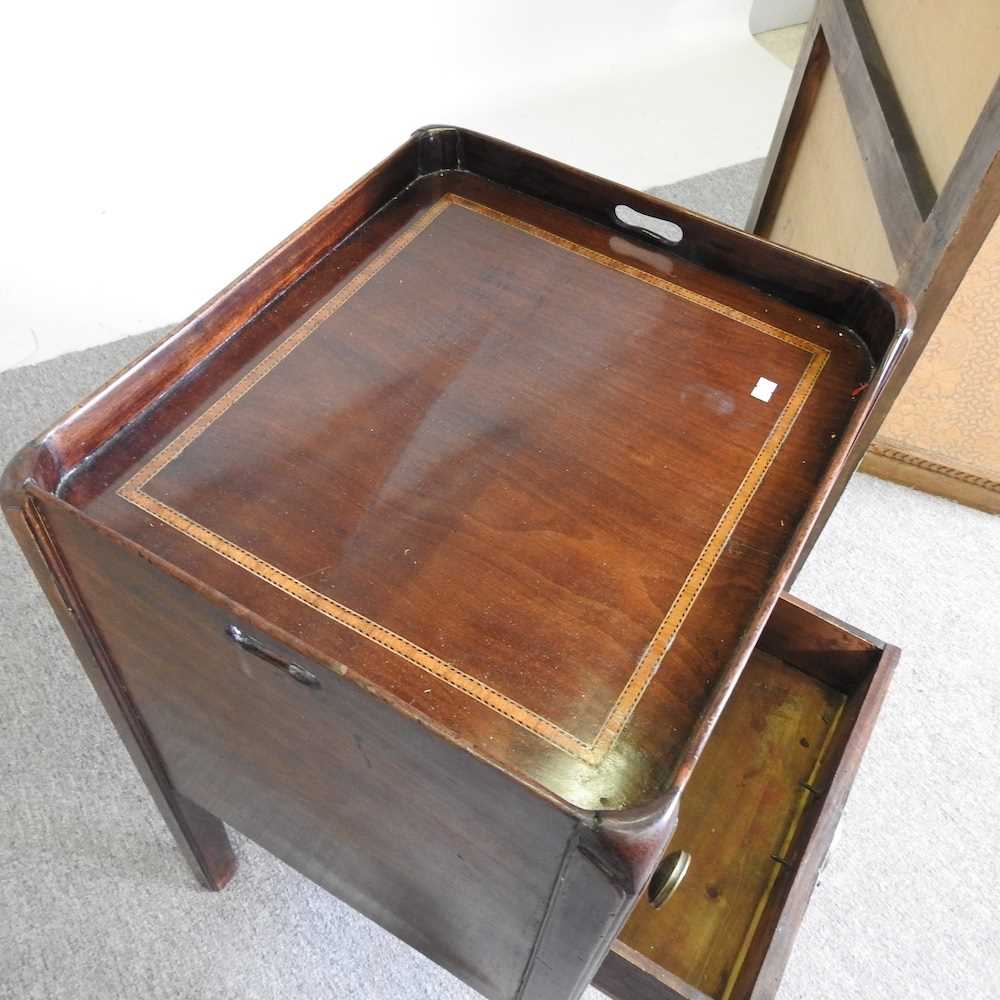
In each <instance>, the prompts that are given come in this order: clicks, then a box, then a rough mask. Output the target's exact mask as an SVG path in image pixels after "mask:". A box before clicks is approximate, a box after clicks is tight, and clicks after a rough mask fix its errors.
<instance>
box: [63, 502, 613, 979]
mask: <svg viewBox="0 0 1000 1000" xmlns="http://www.w3.org/2000/svg"><path fill="white" fill-rule="evenodd" d="M46 522H47V524H48V527H49V530H50V532H51V534H52V536H53V538H54V540H55V541H56V543H57V544H58V546H59V548H60V550H61V552H62V553H63V556H64V558H65V560H66V563H67V565H68V566H69V568H70V571H71V574H72V577H73V582H74V585H75V587H76V589H77V590H78V592H79V594H80V595H81V597H82V600H83V604H84V605H85V607H86V609H87V612H88V613H89V615H90V617H91V618H92V619H93V622H94V624H95V626H96V629H97V632H98V633H99V635H100V638H101V640H102V642H103V644H104V646H105V647H106V651H107V653H108V654H109V658H110V659H111V661H112V662H113V663H114V665H115V668H116V669H117V671H118V672H119V673H120V674H121V677H122V679H123V680H124V684H125V686H126V687H127V690H128V693H129V696H130V698H131V700H132V701H133V702H134V704H135V706H136V708H137V709H138V711H139V713H140V714H141V716H142V720H143V723H144V724H145V726H146V728H147V729H148V731H149V734H150V736H151V739H152V742H153V744H154V745H155V748H156V751H157V752H158V754H159V755H160V757H161V758H162V763H163V766H164V768H165V770H166V772H167V775H168V777H169V779H170V782H171V784H172V785H173V786H174V787H175V788H176V790H177V791H178V792H180V793H181V794H182V795H184V796H186V797H187V798H188V799H190V800H191V801H192V802H194V803H196V804H197V805H199V806H201V807H203V808H204V809H206V810H208V811H209V812H210V813H212V814H214V815H216V816H218V817H219V818H221V819H223V820H224V821H226V822H227V823H229V824H230V825H232V826H233V827H235V828H236V829H238V830H240V831H241V832H243V833H245V834H246V835H247V836H249V837H251V838H252V839H254V840H256V841H257V842H258V843H260V844H261V845H263V846H264V847H266V848H267V849H268V850H270V851H271V852H272V853H274V854H276V855H277V856H278V857H280V858H282V859H283V860H285V861H286V862H287V863H289V864H290V865H292V866H293V867H294V868H296V869H298V870H299V871H301V872H303V873H304V874H305V875H307V876H308V877H309V878H311V879H313V880H314V881H315V882H317V883H319V884H320V885H322V886H323V887H325V888H327V889H328V890H330V891H331V892H334V893H336V894H337V895H338V896H340V897H341V898H342V899H344V900H345V901H346V902H348V903H350V905H352V906H353V907H355V908H356V909H358V910H360V911H361V912H362V913H364V914H366V915H367V916H369V917H371V918H372V919H374V920H376V921H377V922H379V923H380V924H382V925H383V926H384V927H386V928H387V929H389V930H390V931H392V932H393V933H395V934H396V935H398V936H399V937H401V938H402V939H403V940H405V941H407V942H408V943H409V944H411V945H412V946H414V947H416V948H417V949H418V950H420V951H422V952H424V953H425V954H426V955H428V956H429V957H430V958H432V959H433V960H434V961H436V962H437V963H438V964H440V965H442V966H444V967H445V968H447V969H449V970H450V971H451V972H453V973H454V974H455V975H457V976H458V977H460V978H461V979H463V980H464V981H466V982H467V983H469V984H470V985H472V986H473V987H474V988H475V989H477V990H478V991H480V992H481V993H483V994H485V995H486V996H488V997H495V998H513V997H514V996H515V995H517V994H518V990H519V988H520V986H521V982H522V979H524V978H525V970H526V968H527V966H528V964H529V961H530V959H531V957H532V954H533V949H534V945H535V941H536V938H537V937H538V934H539V931H540V929H541V926H542V921H543V918H544V917H545V915H546V910H547V907H548V905H549V897H550V896H551V894H552V891H553V886H555V885H556V884H557V882H558V880H559V876H560V872H561V871H563V870H564V868H565V857H566V855H567V845H568V844H569V843H571V842H572V841H573V840H574V829H575V823H576V820H575V818H573V817H571V816H569V815H566V814H565V813H562V812H560V811H559V810H558V809H556V808H555V807H554V806H553V805H552V804H551V803H550V802H548V801H546V800H545V799H543V798H542V797H540V796H537V795H534V794H533V793H532V792H531V791H530V790H529V789H527V788H526V787H524V786H523V785H520V784H518V783H517V782H515V781H514V780H513V779H512V778H510V777H509V776H508V775H505V774H504V773H502V772H501V771H499V770H498V769H496V768H494V767H492V766H489V765H488V764H486V763H484V762H483V761H481V760H479V759H478V758H476V757H475V756H474V755H473V754H471V753H469V752H468V751H466V750H464V749H463V748H461V747H458V746H456V745H454V744H451V743H450V742H448V741H447V740H445V739H443V738H442V737H440V736H438V735H437V734H435V733H433V732H432V731H431V730H430V729H428V728H427V727H425V726H423V725H421V724H420V723H418V722H416V721H415V720H413V719H410V718H408V717H407V716H406V715H405V714H403V713H402V712H401V711H400V710H398V709H396V708H395V707H393V706H391V705H389V704H386V703H385V702H383V701H381V700H379V699H378V698H376V697H375V696H373V695H372V694H371V693H369V692H368V691H366V690H364V689H362V688H360V687H359V686H357V685H356V684H354V683H353V682H352V681H351V680H349V679H348V678H347V677H345V676H343V675H342V674H341V672H340V671H338V670H337V669H334V668H329V667H326V666H324V665H322V664H321V663H318V662H315V661H311V660H308V659H304V658H303V657H301V656H300V655H297V654H296V653H295V652H293V650H292V649H290V648H289V647H287V646H284V645H282V643H280V642H278V641H277V640H275V639H274V638H273V637H271V636H269V635H267V634H266V632H265V631H264V630H263V629H262V627H261V625H260V623H259V622H254V621H252V620H249V618H248V616H247V615H236V614H234V613H232V612H231V611H229V610H227V608H226V607H225V606H224V604H223V603H216V602H215V600H210V599H209V597H208V596H204V595H202V594H201V593H200V592H199V589H198V586H197V584H196V583H194V581H186V580H182V579H179V578H175V577H174V576H173V575H171V574H170V573H168V572H166V570H165V569H164V568H162V567H160V566H154V565H153V564H151V563H150V562H149V561H148V560H146V559H144V558H143V557H142V555H141V550H136V549H135V548H134V547H131V546H130V545H128V544H127V543H123V542H121V541H120V540H116V539H115V538H113V537H111V536H109V535H106V534H105V533H103V532H101V531H98V530H96V529H94V528H93V527H92V526H91V525H90V524H89V523H88V522H86V521H85V520H83V519H81V518H80V516H79V515H77V514H76V512H74V511H72V510H70V509H67V508H65V507H61V506H53V507H52V508H51V509H49V510H47V511H46ZM343 669H345V670H346V668H343ZM619 905H620V904H619ZM595 923H596V921H595ZM605 924H606V918H605V919H604V920H603V923H601V926H604V925H605ZM583 932H584V935H586V934H587V933H590V928H589V926H588V925H586V922H585V924H584V927H583ZM598 933H599V928H595V929H594V931H593V934H594V938H595V945H596V939H597V937H598ZM331 947H336V942H331ZM579 972H580V969H579V967H578V968H577V969H575V970H566V971H565V975H566V976H570V977H571V978H572V975H573V974H575V975H576V976H578V975H579ZM557 988H558V989H560V990H561V991H562V995H564V996H569V995H570V992H571V986H569V985H566V983H565V982H564V981H562V980H560V982H559V983H557Z"/></svg>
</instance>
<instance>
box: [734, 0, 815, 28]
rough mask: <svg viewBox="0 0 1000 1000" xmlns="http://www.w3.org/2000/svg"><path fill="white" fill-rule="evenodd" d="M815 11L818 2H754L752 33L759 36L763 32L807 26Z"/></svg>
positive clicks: (784, 0) (805, 0)
mask: <svg viewBox="0 0 1000 1000" xmlns="http://www.w3.org/2000/svg"><path fill="white" fill-rule="evenodd" d="M815 9H816V0H753V7H751V8H750V33H751V34H754V35H759V34H760V33H761V32H763V31H774V30H775V29H776V28H790V27H791V26H792V25H793V24H805V23H806V21H808V20H809V19H810V18H811V17H812V16H813V11H814V10H815Z"/></svg>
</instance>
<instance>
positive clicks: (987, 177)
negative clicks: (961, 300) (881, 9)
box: [747, 0, 1000, 511]
mask: <svg viewBox="0 0 1000 1000" xmlns="http://www.w3.org/2000/svg"><path fill="white" fill-rule="evenodd" d="M828 66H829V67H832V69H833V71H834V73H835V76H836V79H837V82H838V84H839V87H840V90H841V93H842V95H843V100H844V104H845V105H846V109H847V113H848V116H849V118H850V123H851V125H852V128H853V132H854V135H855V137H856V139H857V143H858V148H859V151H860V153H861V159H862V161H863V163H864V170H865V174H866V175H867V180H868V183H869V185H870V188H871V193H872V196H873V198H874V202H875V205H876V207H877V209H878V215H879V218H880V220H881V223H882V226H883V228H884V232H885V236H886V239H887V241H888V245H889V248H890V250H891V253H892V257H893V259H894V261H895V264H896V267H897V269H898V278H897V281H896V284H897V285H898V287H899V288H900V290H901V291H903V292H904V293H905V294H906V295H908V296H909V297H910V298H911V299H912V300H913V302H914V305H915V306H916V310H917V319H916V324H915V326H914V331H913V341H912V346H911V349H910V350H909V351H908V352H907V355H906V357H905V358H904V359H903V361H902V363H901V364H900V365H899V366H898V367H897V368H896V371H895V373H894V375H893V377H892V379H891V380H890V382H889V384H888V385H887V386H886V388H885V390H884V391H883V393H882V394H881V397H880V398H879V400H878V402H877V404H876V408H875V419H874V420H872V422H871V423H870V424H869V425H868V428H867V429H866V432H865V434H864V435H863V436H862V437H861V438H860V439H859V440H858V442H857V443H856V446H855V451H854V452H853V454H852V460H851V462H849V463H848V464H849V467H850V468H851V469H852V470H853V469H854V468H855V467H856V465H857V464H858V463H859V462H860V461H861V459H862V458H863V457H864V455H865V453H866V452H867V451H868V450H869V449H871V454H873V455H874V456H876V459H875V460H876V461H877V462H879V463H880V464H879V466H878V468H877V469H876V470H875V471H879V472H880V473H882V474H887V475H889V476H890V478H902V479H903V481H906V482H910V483H914V480H913V477H912V475H909V474H907V475H902V474H901V475H899V476H898V477H897V475H894V474H893V473H892V472H891V471H889V470H887V468H886V464H888V465H890V466H896V467H897V468H898V469H899V470H904V469H905V470H913V469H914V468H916V467H919V468H920V469H921V470H922V472H923V473H924V474H925V476H924V480H923V481H921V483H914V484H916V485H924V486H926V485H927V483H926V475H930V474H933V475H934V476H937V477H950V479H951V480H953V484H954V486H955V489H949V490H947V492H948V493H949V494H950V495H953V496H956V497H957V498H959V499H963V500H965V501H966V502H969V495H970V491H972V492H974V493H976V494H978V496H977V498H975V499H973V500H972V502H973V503H975V505H976V506H983V507H985V508H986V509H991V510H995V511H996V510H1000V483H995V482H991V481H989V480H986V479H983V478H981V477H976V476H970V475H969V474H968V473H965V472H962V471H960V470H956V469H950V468H949V467H947V466H944V465H940V464H937V465H934V467H933V468H930V465H932V464H933V463H927V462H924V461H921V460H917V459H914V458H913V457H912V456H909V455H905V454H901V453H900V452H899V451H898V449H893V448H890V447H886V446H882V445H880V444H878V443H877V442H876V443H875V444H874V446H873V439H874V437H875V433H876V431H877V429H878V428H879V426H880V425H881V422H882V420H883V419H884V417H885V416H886V415H887V414H888V412H889V409H890V407H891V405H892V403H893V401H894V400H895V399H896V397H897V396H898V394H899V392H900V390H901V389H902V387H903V385H904V383H905V381H906V379H907V377H908V376H909V375H910V373H911V371H912V370H913V367H914V365H915V364H916V362H917V360H918V358H919V357H920V355H921V353H922V351H923V349H924V348H925V347H926V345H927V343H928V341H929V339H930V337H931V335H932V333H933V332H934V330H935V328H936V327H937V325H938V323H939V322H940V320H941V318H942V316H943V315H944V313H945V310H946V309H947V307H948V305H949V303H950V301H951V299H952V296H953V295H954V294H955V292H956V290H957V289H958V286H959V284H960V283H961V281H962V279H963V277H964V276H965V273H966V271H967V270H968V268H969V266H970V264H971V263H972V261H973V259H974V258H975V256H976V254H977V252H978V251H979V249H980V247H981V246H982V244H983V241H984V240H985V238H986V237H987V235H988V234H989V232H990V230H991V229H992V227H993V225H994V223H995V222H996V220H997V218H998V216H1000V79H998V81H997V83H996V84H995V85H994V86H993V89H992V92H991V94H990V95H989V97H988V99H987V101H986V104H985V106H984V107H983V109H982V111H981V113H980V115H979V119H978V122H977V124H976V126H975V128H974V129H973V131H972V133H971V134H970V135H969V137H968V139H967V141H966V142H965V145H964V148H963V149H962V152H961V154H960V155H959V157H958V160H957V162H956V163H955V165H954V167H953V168H952V170H951V173H950V175H949V176H948V179H947V181H946V182H945V183H944V185H943V186H942V188H941V190H940V192H939V193H935V190H934V185H933V183H932V181H931V178H930V176H929V173H928V170H927V167H926V165H925V163H924V160H923V158H922V156H921V154H920V151H919V149H918V147H917V143H916V140H915V138H914V134H913V131H912V129H911V126H910V124H909V122H908V120H907V116H906V114H905V113H904V110H903V107H902V104H901V102H900V99H899V97H898V94H897V91H896V88H895V86H894V84H893V82H892V80H891V77H890V74H889V70H888V69H887V67H886V63H885V60H884V59H883V56H882V53H881V51H880V48H879V45H878V41H877V40H876V37H875V33H874V31H873V30H872V25H871V23H870V21H869V18H868V15H867V14H866V12H865V7H864V4H863V2H862V0H820V2H819V3H818V5H817V9H816V13H815V15H814V16H813V19H812V21H811V23H810V25H809V29H808V32H807V35H806V39H805V43H804V46H803V50H802V53H801V56H800V58H799V62H798V64H797V66H796V68H795V71H794V74H793V77H792V82H791V85H790V88H789V92H788V96H787V98H786V101H785V105H784V107H783V109H782V112H781V115H780V117H779V122H778V127H777V129H776V131H775V134H774V138H773V141H772V144H771V148H770V151H769V154H768V157H767V160H766V163H765V167H764V172H763V175H762V178H761V182H760V185H759V187H758V190H757V193H756V196H755V199H754V203H753V207H752V209H751V213H750V218H749V220H748V223H747V229H748V230H749V231H750V232H753V233H757V234H760V235H768V232H769V229H770V227H771V225H772V223H773V222H774V219H775V216H776V213H777V210H778V207H779V205H780V203H781V200H782V197H783V194H784V191H785V188H786V185H787V183H788V180H789V176H790V173H791V170H792V168H793V166H794V163H795V160H796V155H797V153H798V151H799V149H800V147H801V144H802V139H803V134H804V131H805V127H806V124H807V122H808V120H809V118H810V114H811V111H812V108H813V106H814V104H815V101H816V96H817V92H818V89H819V85H820V81H821V79H822V76H823V74H824V72H825V71H826V69H827V67H828ZM845 484H846V477H845V478H844V479H843V480H842V482H841V483H840V484H839V487H838V490H839V489H842V488H843V486H844V485H845ZM938 491H939V490H935V492H938Z"/></svg>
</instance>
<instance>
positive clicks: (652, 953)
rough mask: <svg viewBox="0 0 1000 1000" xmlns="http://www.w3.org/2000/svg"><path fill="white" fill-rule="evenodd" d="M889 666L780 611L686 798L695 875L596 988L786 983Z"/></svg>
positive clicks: (640, 914)
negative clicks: (795, 940) (794, 942)
mask: <svg viewBox="0 0 1000 1000" xmlns="http://www.w3.org/2000/svg"><path fill="white" fill-rule="evenodd" d="M883 655H884V649H883V648H882V647H881V645H877V644H875V642H874V640H869V639H868V637H865V636H862V635H860V634H859V633H855V632H852V631H847V630H846V628H845V627H843V626H841V625H840V624H839V623H836V622H834V621H833V620H832V619H828V618H825V617H822V618H821V617H819V616H818V615H816V614H815V613H814V612H812V609H808V608H807V607H806V606H804V605H801V604H799V603H798V602H792V601H791V599H783V600H782V602H780V604H779V608H778V610H777V612H776V616H775V619H773V620H772V625H771V627H769V629H768V631H767V632H765V635H764V637H763V638H762V640H761V643H760V644H759V645H758V648H757V649H756V650H755V652H754V653H753V655H752V657H751V659H750V661H749V663H748V664H747V667H746V669H745V671H744V673H743V676H742V678H741V680H740V682H739V684H738V685H737V688H736V690H735V691H734V692H733V695H732V697H731V699H730V701H729V703H728V705H727V706H726V709H725V711H724V713H723V715H722V717H721V718H720V720H719V722H718V724H717V726H716V728H715V731H714V732H713V734H712V737H711V739H710V741H709V743H708V745H707V747H706V748H705V750H704V752H703V754H702V756H701V758H700V760H699V761H698V764H697V766H696V767H695V770H694V772H693V774H692V776H691V779H690V781H689V783H688V786H687V788H686V789H685V791H684V794H683V797H682V799H681V808H680V820H679V824H678V827H677V831H676V833H675V834H674V837H673V839H672V841H671V844H670V851H671V852H673V851H677V850H685V851H687V852H689V853H690V855H691V862H690V867H689V868H688V871H687V874H686V876H685V877H684V879H683V881H682V882H681V884H680V885H679V887H678V888H677V889H676V891H675V892H674V894H673V895H672V896H670V898H669V899H667V901H666V902H664V903H663V904H662V906H660V907H659V908H656V907H654V906H653V905H652V903H651V902H650V900H649V898H648V897H647V896H644V897H643V898H642V899H641V900H640V902H639V903H638V905H637V906H636V908H635V910H634V911H633V913H632V915H631V917H630V918H629V920H628V922H627V923H626V925H625V927H624V928H623V929H622V932H621V933H620V935H619V939H618V942H617V943H616V944H615V946H614V949H613V952H612V955H611V956H609V959H608V962H606V964H605V968H604V969H603V970H602V972H601V974H599V975H598V977H597V980H596V985H598V986H600V987H601V988H603V989H605V991H606V992H611V993H612V994H613V995H615V996H620V997H624V996H628V997H629V998H630V1000H635V998H642V997H668V998H675V997H685V998H694V1000H700V998H704V997H711V998H713V1000H733V998H737V1000H738V998H746V997H751V996H755V995H762V994H759V993H756V989H757V986H758V980H759V977H760V975H761V972H762V970H764V971H767V972H768V973H769V974H773V975H774V982H775V983H776V982H777V977H778V976H780V972H781V969H782V968H783V966H784V962H785V959H786V958H787V953H788V950H789V948H790V943H791V936H792V935H793V934H794V930H795V926H796V925H797V923H798V920H799V918H800V917H801V911H803V910H804V907H805V901H806V900H807V898H808V892H809V890H811V888H812V886H813V885H814V883H815V879H816V876H817V874H818V871H819V868H820V867H821V864H822V861H823V860H824V857H825V855H826V851H827V849H828V846H829V839H830V838H831V837H832V833H833V828H834V826H835V823H836V818H837V816H839V813H840V811H841V809H842V806H843V799H844V798H845V797H846V791H847V788H848V787H849V784H850V780H851V778H852V777H853V773H854V770H855V769H856V766H857V758H858V757H859V756H860V752H858V753H855V752H854V749H855V748H857V747H858V745H859V740H864V739H865V738H866V736H867V728H868V724H867V723H866V725H865V726H864V727H861V728H863V729H864V732H859V731H858V730H859V722H860V721H861V720H864V719H866V717H867V716H868V715H871V714H872V712H873V711H874V709H873V706H872V699H874V700H875V701H876V702H877V701H879V700H880V697H881V685H879V690H875V688H873V681H874V679H875V677H876V674H878V667H879V664H880V662H881V661H882V659H883ZM875 708H877V705H876V706H875ZM848 748H851V750H850V752H848ZM796 880H798V882H799V883H800V886H799V889H798V891H797V895H798V896H799V897H801V898H799V899H797V900H794V899H793V898H792V897H793V893H795V888H794V887H795V885H796ZM790 901H791V902H792V908H793V909H794V908H795V907H799V909H798V910H797V913H795V914H790V913H789V904H790ZM787 925H791V926H787ZM779 931H780V934H779ZM777 938H782V940H778V941H777V943H776V939H777ZM765 966H768V967H769V968H768V969H766V970H765ZM763 995H769V994H768V993H766V992H765V993H763Z"/></svg>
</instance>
